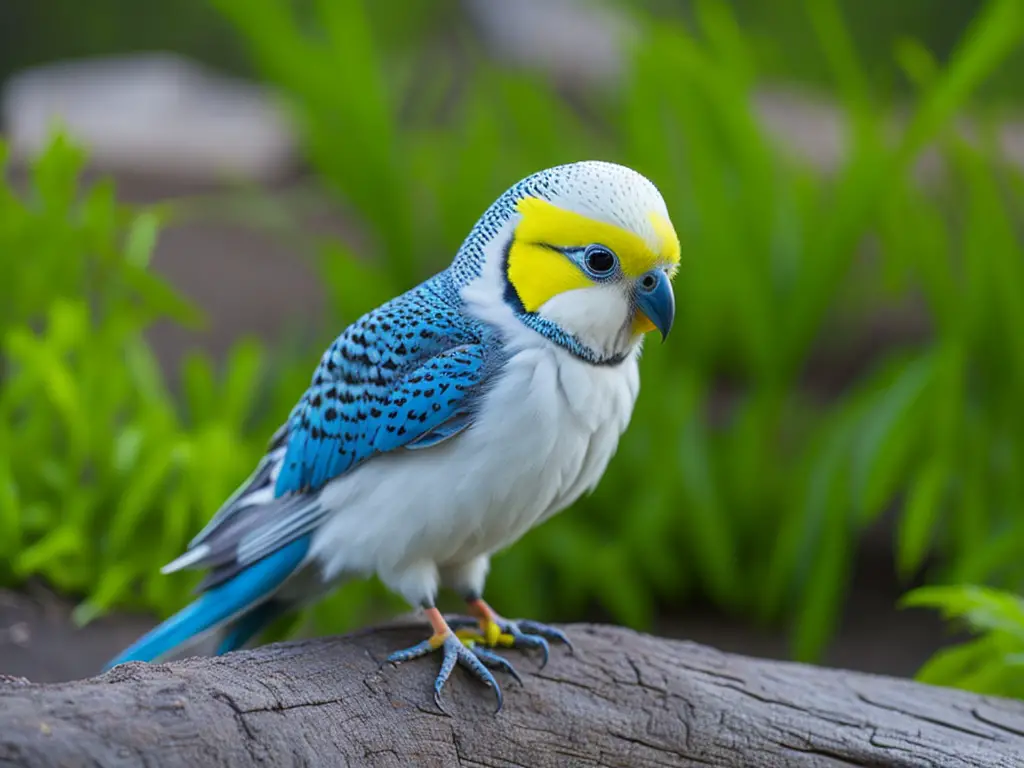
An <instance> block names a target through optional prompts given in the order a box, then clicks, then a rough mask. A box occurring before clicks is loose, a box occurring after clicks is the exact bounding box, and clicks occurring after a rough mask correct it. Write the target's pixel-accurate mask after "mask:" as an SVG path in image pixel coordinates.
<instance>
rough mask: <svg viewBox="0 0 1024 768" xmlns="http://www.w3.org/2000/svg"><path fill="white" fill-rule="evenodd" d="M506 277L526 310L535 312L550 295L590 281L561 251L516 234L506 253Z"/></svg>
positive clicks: (582, 286) (585, 286) (587, 284)
mask: <svg viewBox="0 0 1024 768" xmlns="http://www.w3.org/2000/svg"><path fill="white" fill-rule="evenodd" d="M508 279H509V281H510V282H511V283H512V285H513V286H514V287H515V289H516V293H517V294H519V300H520V301H521V302H523V308H524V309H525V310H526V311H527V312H536V311H537V310H538V309H540V308H541V307H542V306H544V304H545V302H547V300H548V299H550V298H551V297H552V296H557V295H558V294H560V293H565V292H566V291H572V290H575V289H577V288H587V287H588V286H591V285H593V283H592V282H591V281H590V280H589V279H588V278H587V276H586V275H585V274H583V272H582V271H581V270H580V268H579V267H577V266H576V265H575V264H573V263H572V262H571V261H569V259H567V258H566V257H565V254H562V253H559V252H558V251H553V250H551V249H550V248H545V247H544V246H542V245H537V244H536V243H532V242H526V241H523V240H520V239H519V238H518V237H517V238H516V240H515V242H513V243H512V249H511V250H510V251H509V254H508Z"/></svg>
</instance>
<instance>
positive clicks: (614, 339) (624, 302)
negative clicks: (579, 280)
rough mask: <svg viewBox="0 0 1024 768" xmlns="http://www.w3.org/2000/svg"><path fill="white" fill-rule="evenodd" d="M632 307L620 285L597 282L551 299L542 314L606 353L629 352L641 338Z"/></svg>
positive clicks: (544, 305)
mask: <svg viewBox="0 0 1024 768" xmlns="http://www.w3.org/2000/svg"><path fill="white" fill-rule="evenodd" d="M631 313H632V308H631V306H630V302H629V297H628V296H627V295H626V293H625V291H623V289H622V287H621V286H620V285H611V284H609V285H594V286H590V287H588V288H577V289H576V290H573V291H566V292H565V293H560V294H558V295H557V296H553V297H552V298H550V299H548V300H547V301H546V302H545V303H544V304H543V305H542V306H541V307H540V309H539V310H538V314H539V315H541V316H542V317H545V318H547V319H548V320H551V321H552V322H553V323H555V324H556V325H558V327H560V328H561V329H562V330H564V331H566V332H567V333H571V334H573V335H574V336H575V337H576V338H578V339H579V340H580V341H581V342H583V343H584V344H585V345H586V346H588V347H590V348H591V349H592V350H594V351H595V352H598V353H600V354H601V355H602V356H612V355H621V354H625V353H626V352H628V351H629V350H630V349H631V348H632V347H633V346H634V345H635V344H636V341H637V337H636V336H635V335H634V334H633V331H632V322H631Z"/></svg>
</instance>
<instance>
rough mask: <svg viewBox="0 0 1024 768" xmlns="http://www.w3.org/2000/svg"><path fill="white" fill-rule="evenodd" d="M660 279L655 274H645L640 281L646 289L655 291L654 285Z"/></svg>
mask: <svg viewBox="0 0 1024 768" xmlns="http://www.w3.org/2000/svg"><path fill="white" fill-rule="evenodd" d="M657 283H658V280H657V278H656V277H655V276H654V275H645V276H644V279H643V281H642V282H641V283H640V284H641V285H642V286H643V288H644V290H646V291H653V290H654V286H655V285H657Z"/></svg>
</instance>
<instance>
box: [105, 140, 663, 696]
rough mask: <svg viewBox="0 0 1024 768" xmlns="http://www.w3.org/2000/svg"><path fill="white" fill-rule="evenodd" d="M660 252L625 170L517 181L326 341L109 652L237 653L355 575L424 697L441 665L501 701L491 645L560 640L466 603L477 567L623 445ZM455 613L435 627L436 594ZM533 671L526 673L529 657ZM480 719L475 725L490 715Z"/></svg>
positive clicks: (563, 638) (658, 214)
mask: <svg viewBox="0 0 1024 768" xmlns="http://www.w3.org/2000/svg"><path fill="white" fill-rule="evenodd" d="M679 264H680V242H679V239H678V237H677V235H676V232H675V229H674V228H673V225H672V222H671V219H670V217H669V213H668V210H667V207H666V204H665V201H664V199H663V197H662V195H661V193H660V192H659V190H658V188H657V187H656V186H655V184H654V183H653V182H652V181H651V180H650V179H648V178H647V177H646V176H644V175H642V174H641V173H639V172H637V171H635V170H633V169H631V168H629V167H627V166H625V165H620V164H617V163H613V162H607V161H601V160H584V161H579V162H573V163H567V164H564V165H559V166H555V167H551V168H547V169H545V170H541V171H538V172H535V173H533V174H531V175H529V176H527V177H525V178H523V179H521V180H520V181H518V182H516V183H515V184H513V185H512V186H511V187H509V188H508V189H507V190H506V191H505V192H504V193H503V194H501V195H500V196H499V197H498V198H497V200H495V201H494V202H493V203H492V204H491V205H490V206H489V207H488V208H487V209H486V210H485V211H484V213H483V214H482V215H481V216H480V218H479V219H478V220H477V222H476V224H475V225H474V226H473V227H472V229H471V230H470V232H469V234H468V235H467V237H466V238H465V240H464V241H463V243H462V245H461V247H460V248H459V249H458V251H457V252H456V254H455V256H454V259H453V260H452V262H451V263H450V265H449V266H447V267H446V268H445V269H443V270H442V271H440V272H438V273H436V274H435V275H433V276H432V277H430V278H428V279H426V280H425V281H424V282H422V283H420V284H419V285H417V286H416V287H413V288H411V289H410V290H408V291H407V292H406V293H404V294H401V295H399V296H397V297H396V298H394V299H392V300H390V301H388V302H386V303H384V304H383V305H381V306H380V307H378V308H376V309H373V310H371V311H369V312H368V313H366V314H365V315H363V316H362V317H360V318H359V319H358V320H356V321H355V322H353V323H352V324H351V325H350V326H349V327H347V328H346V329H345V330H344V331H343V332H342V333H341V334H340V335H339V336H338V337H337V339H336V340H335V341H334V342H333V343H332V344H331V345H330V346H329V347H328V348H327V350H326V351H325V352H324V353H323V355H322V357H321V358H320V361H319V364H318V365H317V367H316V369H315V372H314V373H313V376H312V380H311V382H310V385H309V387H308V389H307V390H306V391H305V392H304V393H303V395H302V396H301V398H300V399H299V400H298V402H297V403H296V405H295V406H294V408H293V409H292V410H291V412H290V414H289V415H288V418H287V419H286V420H285V422H284V424H283V425H282V426H281V427H280V428H279V429H278V430H277V431H276V432H275V433H274V435H273V436H272V438H271V439H270V442H269V445H268V447H267V451H266V453H265V455H264V456H263V457H262V459H261V460H260V461H259V462H258V464H257V466H256V468H255V470H254V471H253V472H252V474H251V475H250V476H249V478H248V479H247V480H245V482H243V483H242V485H241V486H240V487H239V488H238V489H237V490H236V491H235V492H234V493H233V494H232V495H231V496H230V497H229V498H228V499H227V500H226V501H225V502H224V503H223V505H222V506H221V508H220V509H219V510H218V511H217V512H216V513H215V514H214V515H213V517H212V518H211V519H210V521H209V522H208V524H207V525H206V526H205V527H204V528H203V529H202V530H201V531H200V532H199V533H198V534H197V535H196V536H195V538H194V539H193V540H192V541H191V542H190V543H189V545H188V547H187V548H186V550H185V552H184V554H182V555H181V556H180V557H178V558H177V559H175V560H174V561H173V562H171V563H169V564H167V565H165V566H164V567H163V568H162V572H163V573H172V572H175V571H179V570H182V569H200V570H204V571H205V572H206V573H205V575H204V577H203V579H202V581H201V582H200V583H199V585H198V587H197V592H198V596H197V598H196V599H195V600H194V601H193V602H192V603H191V604H189V605H188V606H186V607H185V608H183V609H182V610H181V611H179V612H178V613H177V614H175V615H174V616H172V617H170V618H169V619H167V620H166V621H164V622H163V623H162V624H160V625H158V626H157V627H156V628H154V629H153V630H151V631H150V632H148V633H146V634H145V635H144V636H142V637H141V638H140V639H139V640H137V641H136V642H135V643H134V644H132V645H131V646H130V647H128V648H127V649H125V650H124V651H123V652H122V653H121V654H120V655H118V656H117V657H116V658H115V659H113V660H111V661H110V662H109V663H108V664H107V666H106V669H110V668H111V667H113V666H116V665H118V664H122V663H126V662H129V661H154V660H159V659H162V658H166V657H167V656H168V655H169V654H170V653H171V652H172V651H175V650H176V649H178V648H179V647H181V646H187V645H189V644H191V643H193V642H194V641H196V640H197V639H198V638H200V637H205V636H209V635H213V636H214V637H215V638H216V639H217V640H218V644H217V647H216V652H217V653H218V654H221V653H227V652H230V651H233V650H236V649H239V648H242V647H243V646H245V645H246V644H247V643H249V642H250V641H251V640H253V639H254V638H255V637H256V636H257V635H258V634H259V633H260V632H261V631H262V630H263V629H264V628H266V627H267V625H268V624H269V623H270V622H272V621H274V620H275V619H276V618H278V617H280V616H282V615H284V614H286V613H289V612H292V611H295V610H298V609H300V608H302V607H304V606H306V605H308V604H309V603H311V602H313V601H315V600H316V599H318V598H320V597H322V596H323V595H325V594H327V593H328V592H330V591H331V590H332V589H335V588H337V587H338V586H340V585H341V584H343V583H344V582H345V581H348V580H351V579H357V578H366V577H370V576H373V575H376V576H377V577H378V578H379V579H380V580H381V581H382V582H383V583H384V585H385V586H386V587H388V588H389V589H390V590H392V591H393V592H395V593H397V594H398V595H399V596H401V597H402V598H403V599H404V600H405V601H407V602H408V603H409V605H410V606H411V607H413V608H415V609H417V610H419V611H420V612H421V614H420V615H421V616H425V618H426V619H427V620H428V621H429V624H430V628H431V634H430V636H429V637H427V638H426V639H425V640H423V641H422V642H420V643H418V644H416V645H414V646H413V647H411V648H406V649H402V650H397V651H395V652H394V653H393V654H391V655H390V656H389V657H388V661H389V662H391V663H392V664H394V665H396V666H397V665H400V664H402V663H404V662H408V661H410V660H412V659H416V658H419V657H425V656H428V655H432V654H439V656H440V669H439V672H438V673H437V676H436V679H435V681H434V686H433V687H434V701H435V702H436V704H437V706H438V707H439V708H440V709H442V710H444V706H443V704H442V695H441V694H442V691H443V689H444V687H445V685H446V683H447V681H448V678H449V676H450V674H451V672H452V671H453V670H454V668H455V667H456V666H460V667H462V668H464V669H466V670H467V671H469V672H470V674H471V675H472V676H473V677H474V678H476V679H478V680H479V681H480V682H482V683H483V684H485V685H486V686H487V687H489V688H491V689H493V693H494V695H495V697H496V700H497V710H500V709H501V706H502V692H501V688H500V686H499V684H498V682H497V679H496V677H495V675H494V674H493V672H492V671H491V670H496V671H502V672H504V673H507V674H509V675H510V676H511V677H513V678H514V679H516V680H520V681H521V678H520V677H519V675H518V674H517V672H516V670H515V667H514V666H513V665H512V664H511V662H510V661H508V660H507V659H506V658H505V657H504V656H502V655H500V654H498V653H497V652H496V650H498V649H509V648H515V649H522V650H527V651H535V652H540V653H542V654H543V662H546V661H547V659H548V654H549V646H550V644H551V643H555V642H557V643H560V644H566V645H567V646H569V649H570V650H571V643H570V639H569V638H568V636H567V635H566V634H565V633H564V632H563V631H562V630H560V629H557V628H555V627H552V626H548V625H546V624H542V623H540V622H537V621H531V620H525V619H521V620H511V619H507V618H505V617H503V616H502V615H501V614H500V613H498V612H497V611H496V610H494V609H493V608H492V607H491V606H490V605H489V603H487V602H486V601H485V599H484V587H485V583H486V579H487V574H488V571H489V569H490V559H491V556H492V555H493V554H495V553H497V552H499V551H501V550H503V549H505V548H507V547H509V546H511V545H512V544H513V543H514V542H516V541H517V540H518V539H519V538H520V537H522V536H523V535H524V534H525V533H526V532H527V531H529V530H531V529H532V528H534V527H535V526H538V525H540V524H541V523H543V522H544V521H546V520H548V519H550V518H551V517H552V516H553V515H555V514H556V513H558V512H560V511H562V510H564V509H566V508H567V507H569V506H570V505H572V504H573V502H575V501H576V500H577V499H579V498H580V497H581V496H582V495H583V494H584V493H587V492H589V491H591V490H593V489H594V488H595V487H596V485H597V484H598V481H599V480H600V478H601V476H602V475H603V474H604V472H605V470H606V468H607V466H608V464H609V462H610V461H611V459H612V457H613V454H614V453H615V451H616V448H617V446H618V443H619V439H620V437H621V435H622V434H623V433H624V432H625V430H626V428H627V426H628V424H629V421H630V417H631V415H632V412H633V408H634V404H635V402H636V399H637V396H638V393H639V388H640V375H639V366H638V359H639V356H640V353H641V350H642V346H643V341H644V339H645V337H646V335H647V334H648V333H649V332H651V331H657V332H658V333H659V334H660V335H661V337H662V341H664V340H665V338H667V337H668V334H669V331H670V330H671V327H672V324H673V320H674V317H675V297H674V293H673V289H672V280H673V278H674V276H675V274H676V271H677V270H678V268H679ZM442 588H445V589H450V590H453V591H454V592H456V593H457V594H459V595H460V596H461V597H462V599H463V600H464V601H465V605H466V607H467V614H468V615H467V617H465V618H463V619H456V618H454V617H453V618H451V620H449V619H447V618H446V617H445V616H444V615H443V614H442V613H441V612H440V611H439V610H438V608H437V607H436V600H437V596H438V592H439V590H440V589H442ZM543 662H542V663H543ZM497 710H496V711H497Z"/></svg>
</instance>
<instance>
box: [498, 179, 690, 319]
mask: <svg viewBox="0 0 1024 768" xmlns="http://www.w3.org/2000/svg"><path fill="white" fill-rule="evenodd" d="M516 209H517V210H518V211H519V213H520V214H521V215H522V219H521V221H520V222H519V225H518V227H517V228H516V234H515V241H514V242H513V244H512V248H511V250H510V252H509V261H508V278H509V280H510V281H511V283H512V285H513V286H514V287H515V289H516V293H518V294H519V299H520V301H522V302H523V307H524V308H525V309H526V311H527V312H536V311H537V310H538V309H539V308H540V307H541V306H543V305H544V303H545V302H546V301H547V300H548V299H550V298H551V297H552V296H557V295H558V294H560V293H565V292H566V291H571V290H575V289H577V288H587V287H589V286H591V285H593V284H594V283H593V282H592V281H591V280H590V278H588V277H587V275H586V274H584V273H583V271H582V270H580V269H579V267H577V266H576V265H575V264H573V263H572V262H571V261H570V260H569V259H568V258H566V256H565V255H564V254H562V253H559V252H558V251H557V250H553V248H585V247H586V246H588V245H591V244H593V243H600V244H601V245H604V246H606V247H608V248H610V249H611V250H612V251H613V252H614V253H615V255H616V256H617V257H618V259H619V264H620V265H621V266H622V271H623V272H624V273H625V275H626V277H628V278H631V279H635V278H637V277H639V276H640V275H643V274H644V273H646V272H649V271H650V270H652V269H654V268H655V267H657V266H665V265H668V266H670V267H674V266H675V265H677V264H678V263H679V239H678V238H677V237H676V233H675V230H673V229H672V224H671V223H669V221H668V220H667V219H666V218H665V217H664V216H661V215H659V214H657V213H651V214H650V222H651V225H652V227H653V228H654V232H655V235H656V237H657V239H658V244H659V248H658V252H655V251H654V250H652V249H651V247H650V246H649V245H648V244H647V241H646V240H644V239H643V238H642V237H640V236H639V235H637V234H635V233H633V232H629V231H627V230H625V229H622V228H621V227H617V226H615V225H614V224H608V223H606V222H603V221H597V220H596V219H591V218H589V217H587V216H583V215H582V214H579V213H574V212H573V211H567V210H566V209H564V208H559V207H558V206H556V205H553V204H551V203H549V202H548V201H547V200H542V199H540V198H538V197H525V198H523V199H522V200H520V201H519V202H518V203H517V204H516ZM545 246H550V247H545ZM644 320H645V321H646V318H645V319H644ZM646 322H647V323H649V322H650V321H646ZM653 327H654V326H651V328H653ZM646 330H650V328H648V329H646ZM638 332H641V331H639V330H638Z"/></svg>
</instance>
